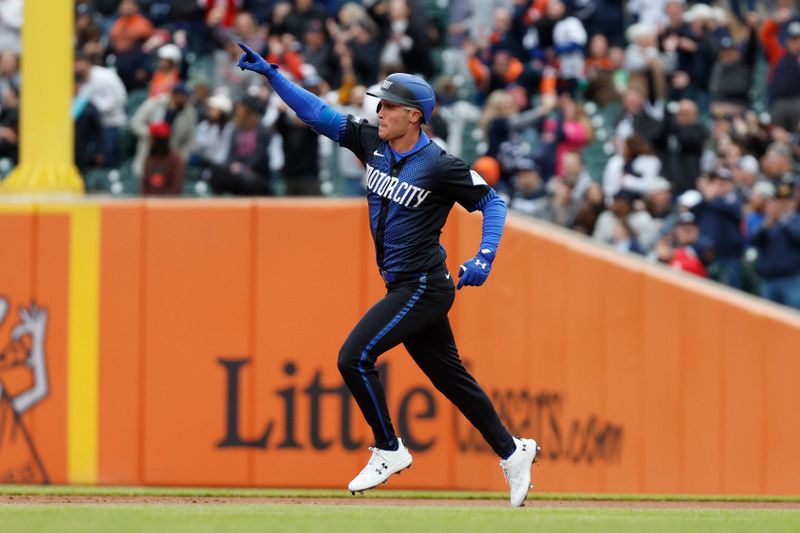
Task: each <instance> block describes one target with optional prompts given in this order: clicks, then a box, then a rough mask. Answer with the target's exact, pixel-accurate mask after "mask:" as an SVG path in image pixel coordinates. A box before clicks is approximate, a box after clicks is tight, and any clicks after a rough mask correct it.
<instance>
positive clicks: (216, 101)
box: [208, 94, 233, 115]
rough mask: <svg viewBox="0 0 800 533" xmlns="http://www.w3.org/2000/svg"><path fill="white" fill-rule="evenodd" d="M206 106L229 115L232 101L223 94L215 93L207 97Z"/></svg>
mask: <svg viewBox="0 0 800 533" xmlns="http://www.w3.org/2000/svg"><path fill="white" fill-rule="evenodd" d="M208 107H213V108H214V109H219V110H220V111H222V112H223V113H225V114H226V115H229V114H230V113H231V111H232V110H233V103H232V102H231V99H230V98H228V97H227V96H225V95H224V94H215V95H213V96H211V97H209V99H208Z"/></svg>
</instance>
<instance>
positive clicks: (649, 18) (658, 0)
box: [626, 0, 667, 28]
mask: <svg viewBox="0 0 800 533" xmlns="http://www.w3.org/2000/svg"><path fill="white" fill-rule="evenodd" d="M666 3H667V2H666V0H628V2H627V6H626V7H627V10H628V13H630V14H631V16H632V17H633V19H634V21H635V22H639V23H642V24H647V25H649V26H652V27H654V28H657V27H658V26H659V24H660V23H661V22H662V20H663V17H664V10H665V7H666Z"/></svg>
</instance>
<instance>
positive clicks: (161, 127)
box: [149, 120, 171, 138]
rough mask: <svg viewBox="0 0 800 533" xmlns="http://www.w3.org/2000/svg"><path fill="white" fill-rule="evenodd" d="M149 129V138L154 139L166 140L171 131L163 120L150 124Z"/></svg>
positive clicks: (167, 123)
mask: <svg viewBox="0 0 800 533" xmlns="http://www.w3.org/2000/svg"><path fill="white" fill-rule="evenodd" d="M149 129H150V136H151V137H154V138H155V137H161V138H167V137H169V133H170V130H171V128H170V125H169V122H164V121H163V120H162V121H158V122H152V123H151V124H150V128H149Z"/></svg>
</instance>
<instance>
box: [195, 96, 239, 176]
mask: <svg viewBox="0 0 800 533" xmlns="http://www.w3.org/2000/svg"><path fill="white" fill-rule="evenodd" d="M232 111H233V103H232V102H231V99H230V98H228V97H227V96H226V95H224V94H215V95H213V96H211V97H210V98H209V99H208V102H207V105H206V112H207V117H206V119H205V120H203V121H202V122H200V124H199V125H198V126H197V130H196V132H195V136H194V145H193V146H192V155H191V157H190V164H191V165H192V166H195V167H198V168H200V169H201V170H206V169H209V168H210V167H211V166H212V165H221V164H223V163H225V161H226V160H227V159H228V152H229V151H230V148H231V139H232V138H233V129H234V124H233V122H232V121H231V120H230V119H231V112H232Z"/></svg>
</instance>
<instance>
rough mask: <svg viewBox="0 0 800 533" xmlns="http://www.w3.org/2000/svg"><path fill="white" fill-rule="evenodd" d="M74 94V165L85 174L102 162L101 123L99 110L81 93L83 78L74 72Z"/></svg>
mask: <svg viewBox="0 0 800 533" xmlns="http://www.w3.org/2000/svg"><path fill="white" fill-rule="evenodd" d="M75 74H76V76H75V89H74V90H75V96H74V97H73V99H72V122H73V127H74V135H75V138H74V145H73V149H74V152H75V157H74V161H75V166H76V167H78V171H79V172H80V173H81V174H82V175H85V173H86V171H87V170H89V169H90V168H91V167H95V166H100V165H102V164H103V124H102V122H101V120H100V112H99V111H98V110H97V108H96V107H95V106H94V104H93V103H92V101H91V99H90V98H89V96H88V95H87V94H85V93H83V92H82V91H81V90H80V89H81V84H82V83H83V79H82V78H79V77H78V76H77V72H76V73H75Z"/></svg>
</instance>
